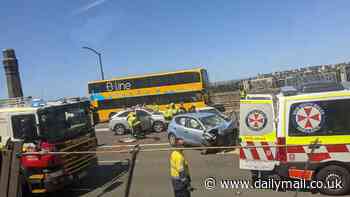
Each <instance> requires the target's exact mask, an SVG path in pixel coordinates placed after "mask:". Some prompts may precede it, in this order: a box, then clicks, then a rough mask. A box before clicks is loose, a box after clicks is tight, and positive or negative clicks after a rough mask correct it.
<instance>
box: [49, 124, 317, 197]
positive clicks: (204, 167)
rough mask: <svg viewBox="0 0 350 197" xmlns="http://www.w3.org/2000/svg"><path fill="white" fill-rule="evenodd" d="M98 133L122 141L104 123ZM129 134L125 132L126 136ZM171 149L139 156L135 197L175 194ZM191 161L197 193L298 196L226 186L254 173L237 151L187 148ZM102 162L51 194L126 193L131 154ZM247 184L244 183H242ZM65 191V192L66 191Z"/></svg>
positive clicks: (105, 142)
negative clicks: (223, 183)
mask: <svg viewBox="0 0 350 197" xmlns="http://www.w3.org/2000/svg"><path fill="white" fill-rule="evenodd" d="M97 136H98V139H99V144H100V145H101V146H109V145H117V144H120V142H119V139H121V137H120V136H114V135H113V133H112V132H110V131H109V130H108V129H105V128H104V127H103V126H100V127H98V129H97ZM123 137H125V136H123ZM140 143H146V144H150V143H156V144H163V143H167V138H166V133H161V134H151V135H149V136H148V138H147V139H145V140H142V141H141V142H140ZM169 154H170V153H169V152H146V153H140V154H139V155H138V157H137V161H136V168H135V171H134V178H133V183H132V188H131V194H130V196H131V197H165V196H173V192H172V187H171V182H170V179H169V161H168V159H169ZM185 156H186V157H187V159H188V161H189V164H190V171H191V176H192V185H193V187H194V188H196V191H194V192H193V193H192V196H193V197H211V196H223V197H224V196H227V197H232V196H249V197H254V196H256V197H263V196H268V197H275V196H276V197H280V196H290V197H292V196H295V191H288V192H276V191H273V190H256V189H255V190H250V189H241V188H240V189H222V188H220V183H219V181H220V180H221V179H233V180H249V177H250V173H249V172H248V171H243V170H240V169H239V160H238V159H239V158H238V157H239V156H238V155H237V151H234V152H231V153H225V154H211V155H202V154H200V151H196V150H194V151H192V150H191V151H186V152H185ZM98 157H99V166H97V167H96V168H93V169H91V171H90V172H89V175H88V177H86V178H85V179H84V180H82V181H81V182H80V183H76V184H75V185H73V186H72V187H71V188H67V189H66V191H65V192H59V193H56V194H52V195H50V197H51V196H65V197H117V196H124V190H125V185H126V184H125V183H126V178H127V170H128V162H127V159H129V158H130V155H129V154H111V153H109V154H99V155H98ZM209 177H212V178H215V179H216V181H217V184H216V186H217V188H216V189H213V190H207V189H206V188H205V184H204V182H205V180H206V179H207V178H209ZM242 187H243V186H242ZM63 194H64V195H63ZM298 196H305V197H306V196H320V195H319V194H316V195H315V194H311V193H309V192H299V193H298Z"/></svg>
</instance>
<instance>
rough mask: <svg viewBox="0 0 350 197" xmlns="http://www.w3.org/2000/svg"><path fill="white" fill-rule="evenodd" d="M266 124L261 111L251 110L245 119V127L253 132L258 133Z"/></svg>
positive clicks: (265, 118)
mask: <svg viewBox="0 0 350 197" xmlns="http://www.w3.org/2000/svg"><path fill="white" fill-rule="evenodd" d="M266 123H267V117H266V114H265V113H264V112H263V111H261V110H253V111H251V112H249V113H248V115H247V117H246V125H247V126H248V127H249V128H250V129H251V130H253V131H260V130H262V129H264V128H265V126H266Z"/></svg>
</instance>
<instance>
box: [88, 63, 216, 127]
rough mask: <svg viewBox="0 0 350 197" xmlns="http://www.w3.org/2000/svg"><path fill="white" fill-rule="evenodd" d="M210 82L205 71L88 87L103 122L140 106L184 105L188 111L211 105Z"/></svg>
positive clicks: (113, 80) (160, 107)
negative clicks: (117, 113) (193, 107)
mask: <svg viewBox="0 0 350 197" xmlns="http://www.w3.org/2000/svg"><path fill="white" fill-rule="evenodd" d="M208 85H209V79H208V74H207V71H206V70H205V69H203V68H197V69H191V70H181V71H175V72H167V73H155V74H148V75H141V76H131V77H123V78H113V79H110V80H101V81H93V82H90V83H89V84H88V89H89V94H90V98H91V103H92V105H93V107H94V108H95V109H96V110H97V113H98V116H99V120H100V122H104V121H107V120H108V119H109V118H110V116H111V115H112V114H114V113H116V112H118V111H120V110H122V109H124V108H128V107H132V106H136V105H152V104H157V105H159V109H160V111H163V110H165V107H166V105H168V104H170V103H175V104H180V103H184V105H185V107H186V108H189V107H190V106H191V105H195V106H196V107H197V108H200V107H205V106H206V105H208V104H209V102H210V101H209V95H208V94H209V93H208Z"/></svg>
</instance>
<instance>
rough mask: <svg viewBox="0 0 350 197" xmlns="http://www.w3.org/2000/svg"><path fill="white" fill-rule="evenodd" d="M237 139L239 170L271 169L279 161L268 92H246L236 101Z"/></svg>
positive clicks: (271, 105) (272, 107)
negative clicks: (238, 125)
mask: <svg viewBox="0 0 350 197" xmlns="http://www.w3.org/2000/svg"><path fill="white" fill-rule="evenodd" d="M240 140H241V146H242V148H241V149H240V168H241V169H247V170H262V171H271V170H273V169H274V167H275V165H277V164H278V163H279V162H278V161H277V159H276V150H277V149H276V147H274V146H275V145H276V143H277V134H276V126H275V114H274V102H273V97H272V95H253V96H252V95H248V96H247V98H246V99H243V100H241V101H240ZM252 146H258V147H252ZM245 147H246V148H245Z"/></svg>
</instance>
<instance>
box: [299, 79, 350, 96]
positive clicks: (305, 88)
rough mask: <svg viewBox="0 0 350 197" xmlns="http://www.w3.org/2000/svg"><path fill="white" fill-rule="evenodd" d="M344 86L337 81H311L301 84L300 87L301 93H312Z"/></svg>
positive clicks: (339, 88) (341, 88)
mask: <svg viewBox="0 0 350 197" xmlns="http://www.w3.org/2000/svg"><path fill="white" fill-rule="evenodd" d="M344 89H345V88H344V86H343V85H342V84H341V83H337V82H328V81H319V82H313V83H307V84H303V85H301V87H300V91H301V92H302V93H314V92H328V91H338V90H344Z"/></svg>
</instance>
